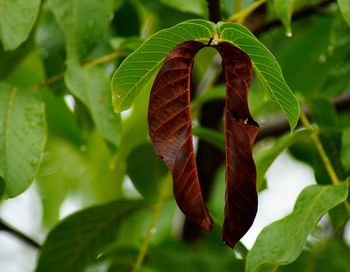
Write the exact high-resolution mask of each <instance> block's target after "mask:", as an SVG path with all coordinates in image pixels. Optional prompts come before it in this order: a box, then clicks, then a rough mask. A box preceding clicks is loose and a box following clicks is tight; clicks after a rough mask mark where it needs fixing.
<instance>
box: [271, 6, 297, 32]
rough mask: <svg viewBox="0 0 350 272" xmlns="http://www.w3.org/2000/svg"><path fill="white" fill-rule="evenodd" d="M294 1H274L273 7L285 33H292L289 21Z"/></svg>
mask: <svg viewBox="0 0 350 272" xmlns="http://www.w3.org/2000/svg"><path fill="white" fill-rule="evenodd" d="M294 1H295V0H274V1H273V3H274V7H275V11H276V14H277V16H278V18H279V19H280V20H281V21H282V23H283V25H284V26H285V28H286V29H287V33H292V29H291V26H290V19H291V17H292V11H293V5H294Z"/></svg>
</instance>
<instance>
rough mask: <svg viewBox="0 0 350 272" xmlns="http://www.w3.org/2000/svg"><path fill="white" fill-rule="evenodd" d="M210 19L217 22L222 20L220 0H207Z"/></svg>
mask: <svg viewBox="0 0 350 272" xmlns="http://www.w3.org/2000/svg"><path fill="white" fill-rule="evenodd" d="M207 3H208V13H209V16H208V17H209V20H210V21H212V22H214V23H217V22H219V21H221V20H222V14H221V7H220V0H207Z"/></svg>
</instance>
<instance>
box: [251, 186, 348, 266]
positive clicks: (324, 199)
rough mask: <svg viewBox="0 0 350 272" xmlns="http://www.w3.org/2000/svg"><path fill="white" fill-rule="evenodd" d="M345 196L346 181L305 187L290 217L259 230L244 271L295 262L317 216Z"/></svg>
mask: <svg viewBox="0 0 350 272" xmlns="http://www.w3.org/2000/svg"><path fill="white" fill-rule="evenodd" d="M347 194H348V182H343V183H341V184H340V185H338V186H335V185H328V186H321V185H311V186H309V187H307V188H305V189H304V190H303V191H302V192H301V193H300V195H299V197H298V199H297V201H296V204H295V207H294V210H293V212H292V213H291V214H290V215H288V216H287V217H285V218H283V219H281V220H279V221H276V222H274V223H272V224H271V225H269V226H267V227H265V228H264V229H263V230H262V231H261V233H260V234H259V236H258V238H257V240H256V242H255V244H254V246H253V248H252V250H251V251H250V252H249V254H248V258H247V264H246V271H247V272H252V271H264V272H268V271H275V270H276V269H277V267H278V266H279V265H285V264H289V263H291V262H293V261H294V260H296V259H297V257H298V256H299V255H300V253H301V252H302V250H303V247H304V245H305V242H306V239H307V236H308V234H309V233H310V232H311V231H312V229H313V228H314V227H315V226H316V224H317V222H318V220H319V219H320V218H321V216H322V215H323V214H324V213H326V212H327V211H329V210H330V209H332V208H333V207H335V206H337V205H338V204H340V203H341V202H343V201H344V200H345V199H346V197H347Z"/></svg>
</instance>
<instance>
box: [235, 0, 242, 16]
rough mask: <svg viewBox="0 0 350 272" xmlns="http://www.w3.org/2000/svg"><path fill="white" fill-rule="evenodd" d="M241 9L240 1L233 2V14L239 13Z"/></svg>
mask: <svg viewBox="0 0 350 272" xmlns="http://www.w3.org/2000/svg"><path fill="white" fill-rule="evenodd" d="M241 9H242V1H241V0H235V13H237V12H239V11H241Z"/></svg>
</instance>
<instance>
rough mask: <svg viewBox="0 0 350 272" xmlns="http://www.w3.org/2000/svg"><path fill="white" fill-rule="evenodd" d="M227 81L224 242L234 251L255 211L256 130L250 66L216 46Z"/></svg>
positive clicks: (235, 51) (229, 48)
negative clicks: (250, 99) (251, 109)
mask: <svg viewBox="0 0 350 272" xmlns="http://www.w3.org/2000/svg"><path fill="white" fill-rule="evenodd" d="M215 47H216V48H217V50H218V51H219V52H220V54H221V57H222V66H223V70H224V72H225V78H226V111H225V123H226V126H225V139H226V196H225V198H226V204H225V221H224V226H223V240H224V242H225V243H226V244H228V245H229V246H230V247H232V248H233V247H234V246H235V244H236V242H237V241H239V240H240V239H241V238H242V237H243V235H244V234H245V233H246V232H247V231H248V230H249V228H250V227H251V225H252V224H253V221H254V219H255V215H256V212H257V207H258V200H257V192H256V170H255V164H254V161H253V158H252V147H253V143H254V141H255V137H256V135H257V133H258V130H259V126H258V124H257V123H256V122H255V121H254V120H253V118H252V116H251V115H250V112H249V108H248V102H247V94H248V89H249V86H250V82H251V79H252V64H251V61H250V59H249V57H248V55H247V54H246V53H244V52H243V51H242V50H240V49H239V48H237V47H235V46H234V45H232V44H230V43H226V42H223V43H219V44H218V45H216V46H215Z"/></svg>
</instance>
